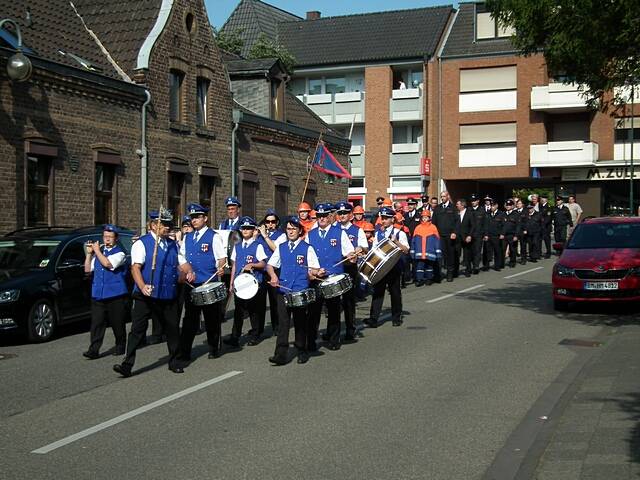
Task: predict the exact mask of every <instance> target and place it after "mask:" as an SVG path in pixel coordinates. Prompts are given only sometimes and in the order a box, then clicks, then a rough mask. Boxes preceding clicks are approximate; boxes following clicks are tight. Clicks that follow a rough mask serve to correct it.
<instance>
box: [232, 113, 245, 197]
mask: <svg viewBox="0 0 640 480" xmlns="http://www.w3.org/2000/svg"><path fill="white" fill-rule="evenodd" d="M241 120H242V112H241V111H240V110H236V109H234V110H233V130H232V131H231V196H232V197H235V196H236V172H237V170H238V165H237V164H238V156H237V152H236V132H237V131H238V127H239V126H240V121H241Z"/></svg>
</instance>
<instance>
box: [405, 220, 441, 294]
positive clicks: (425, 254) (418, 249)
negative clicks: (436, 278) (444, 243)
mask: <svg viewBox="0 0 640 480" xmlns="http://www.w3.org/2000/svg"><path fill="white" fill-rule="evenodd" d="M411 256H412V258H413V260H414V262H415V268H416V287H421V286H422V285H425V284H427V285H431V284H432V283H433V272H434V268H435V266H436V265H437V263H438V262H439V261H440V258H442V250H440V234H439V233H438V229H437V228H436V226H435V225H434V224H433V223H431V211H430V210H428V209H426V208H425V209H423V210H422V212H420V225H418V226H417V227H416V228H415V230H414V231H413V237H411Z"/></svg>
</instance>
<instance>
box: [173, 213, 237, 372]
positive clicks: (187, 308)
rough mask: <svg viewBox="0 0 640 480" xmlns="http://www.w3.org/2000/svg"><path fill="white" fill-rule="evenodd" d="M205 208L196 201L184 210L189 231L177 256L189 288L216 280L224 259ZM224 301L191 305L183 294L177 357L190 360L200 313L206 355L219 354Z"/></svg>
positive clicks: (221, 269)
mask: <svg viewBox="0 0 640 480" xmlns="http://www.w3.org/2000/svg"><path fill="white" fill-rule="evenodd" d="M208 212H209V209H208V208H207V207H203V206H202V205H199V204H197V203H190V204H189V205H187V213H188V214H189V216H190V217H191V225H192V226H193V232H191V233H187V234H186V235H185V237H184V241H183V242H182V246H181V247H180V255H181V256H182V257H184V259H185V260H186V261H187V263H186V265H185V268H186V270H187V271H190V272H192V274H193V276H192V278H191V279H189V278H187V280H188V281H189V283H191V285H192V286H193V287H198V286H200V285H202V284H203V283H205V282H218V281H219V280H218V277H219V276H220V275H222V272H223V269H224V265H225V263H226V261H227V253H226V252H225V250H224V246H223V244H222V237H221V236H220V235H218V234H217V233H216V232H215V231H213V230H212V229H210V228H209V227H208V226H207V221H208V217H207V213H208ZM223 305H224V302H216V303H213V304H211V305H194V304H193V302H192V301H191V295H190V294H188V292H187V295H185V302H184V320H183V321H182V333H181V335H180V358H181V359H182V360H183V361H186V362H190V361H191V348H192V347H193V340H194V338H195V336H196V333H197V332H198V327H199V325H200V314H201V313H202V315H203V316H204V325H205V330H206V332H207V343H208V344H209V357H208V358H210V359H212V358H218V357H219V356H220V354H221V346H220V340H221V335H222V315H223V311H222V308H223Z"/></svg>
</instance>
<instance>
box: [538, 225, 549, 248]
mask: <svg viewBox="0 0 640 480" xmlns="http://www.w3.org/2000/svg"><path fill="white" fill-rule="evenodd" d="M542 241H543V242H544V247H545V249H546V252H545V255H551V225H549V226H548V227H547V226H543V227H542ZM540 254H541V255H542V245H540Z"/></svg>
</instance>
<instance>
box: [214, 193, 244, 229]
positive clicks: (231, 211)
mask: <svg viewBox="0 0 640 480" xmlns="http://www.w3.org/2000/svg"><path fill="white" fill-rule="evenodd" d="M224 204H225V206H226V207H227V218H225V219H224V221H222V222H220V225H219V226H218V229H219V230H239V229H240V224H239V220H240V207H241V206H242V204H241V203H240V201H239V200H238V198H237V197H227V198H226V199H225V200H224Z"/></svg>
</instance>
